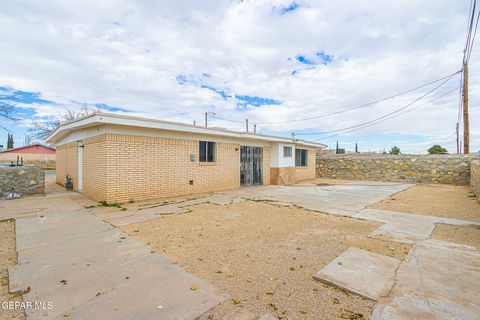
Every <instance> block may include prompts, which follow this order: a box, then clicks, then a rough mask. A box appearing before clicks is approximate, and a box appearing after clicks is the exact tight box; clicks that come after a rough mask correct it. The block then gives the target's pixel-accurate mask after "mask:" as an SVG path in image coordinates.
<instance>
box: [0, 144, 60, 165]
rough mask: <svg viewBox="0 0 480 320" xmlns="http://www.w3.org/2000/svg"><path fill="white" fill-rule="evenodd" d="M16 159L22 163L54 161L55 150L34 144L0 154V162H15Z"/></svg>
mask: <svg viewBox="0 0 480 320" xmlns="http://www.w3.org/2000/svg"><path fill="white" fill-rule="evenodd" d="M17 157H18V159H21V158H23V161H55V148H52V147H48V146H44V145H42V144H38V143H36V144H32V145H29V146H24V147H19V148H13V149H8V150H5V151H2V152H0V162H10V161H17Z"/></svg>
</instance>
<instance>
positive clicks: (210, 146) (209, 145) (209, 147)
mask: <svg viewBox="0 0 480 320" xmlns="http://www.w3.org/2000/svg"><path fill="white" fill-rule="evenodd" d="M203 145H204V146H205V153H204V157H205V158H204V159H203V160H202V146H203ZM210 151H211V154H209V152H210ZM210 156H211V160H210ZM198 162H200V163H202V164H212V163H215V162H217V143H216V142H214V141H203V140H201V141H199V142H198Z"/></svg>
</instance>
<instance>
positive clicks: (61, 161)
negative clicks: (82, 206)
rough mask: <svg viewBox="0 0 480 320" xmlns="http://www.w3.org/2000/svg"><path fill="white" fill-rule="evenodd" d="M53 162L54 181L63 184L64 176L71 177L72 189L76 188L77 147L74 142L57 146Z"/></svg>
mask: <svg viewBox="0 0 480 320" xmlns="http://www.w3.org/2000/svg"><path fill="white" fill-rule="evenodd" d="M56 158H57V160H56V164H55V173H56V182H57V183H58V184H61V185H65V176H66V175H67V174H68V175H69V176H70V177H71V178H72V182H73V190H78V189H77V187H78V185H77V182H78V180H77V176H78V167H77V165H78V147H77V143H76V142H71V143H68V144H64V145H61V146H58V147H57V155H56Z"/></svg>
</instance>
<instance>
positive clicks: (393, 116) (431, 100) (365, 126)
mask: <svg viewBox="0 0 480 320" xmlns="http://www.w3.org/2000/svg"><path fill="white" fill-rule="evenodd" d="M458 89H459V88H458V87H457V88H454V89H452V90H449V91H447V92H445V93H442V94H441V95H439V96H438V97H435V98H433V99H430V100H429V101H426V102H424V103H422V104H419V105H418V106H415V107H413V108H411V109H408V110H405V111H404V112H402V113H399V114H395V115H392V116H390V117H388V118H385V119H382V120H380V121H377V122H375V123H371V124H362V126H361V127H358V128H355V129H353V130H348V131H345V132H343V133H337V134H334V135H330V136H327V137H322V138H318V139H314V140H313V141H320V140H326V139H330V138H334V137H338V136H341V135H343V134H346V133H350V132H355V131H358V130H361V129H365V128H368V127H371V126H374V125H377V124H379V123H382V122H385V121H388V120H390V119H393V118H396V117H399V116H401V115H404V114H405V113H409V112H411V111H413V110H415V109H418V108H420V107H422V106H424V105H426V104H429V103H430V102H433V101H435V100H437V99H440V98H442V97H444V96H446V95H448V94H449V93H452V92H454V91H456V90H458Z"/></svg>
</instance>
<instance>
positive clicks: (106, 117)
mask: <svg viewBox="0 0 480 320" xmlns="http://www.w3.org/2000/svg"><path fill="white" fill-rule="evenodd" d="M102 124H112V125H120V126H130V127H139V128H149V129H158V130H166V131H177V132H186V133H193V134H195V133H197V134H207V135H212V136H222V137H231V138H239V139H249V140H261V141H271V142H283V143H296V144H301V145H304V146H308V147H313V148H324V147H326V145H325V144H323V143H318V142H313V141H306V140H302V139H292V138H290V137H281V136H273V135H266V134H260V133H252V132H241V131H234V130H227V129H223V128H216V127H203V126H198V125H192V124H187V123H181V122H174V121H165V120H158V119H150V118H141V117H133V116H125V115H120V114H115V113H103V112H94V113H92V114H89V115H87V116H85V117H82V118H79V119H77V120H74V121H71V122H67V123H64V124H62V125H60V126H59V127H58V128H57V129H56V130H55V131H54V132H52V134H50V135H49V136H48V137H47V139H46V141H47V142H48V143H53V144H55V143H57V142H58V141H60V140H61V139H62V138H64V137H66V136H67V135H68V134H69V133H70V132H73V131H77V130H81V129H84V128H89V127H94V126H97V125H102Z"/></svg>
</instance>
